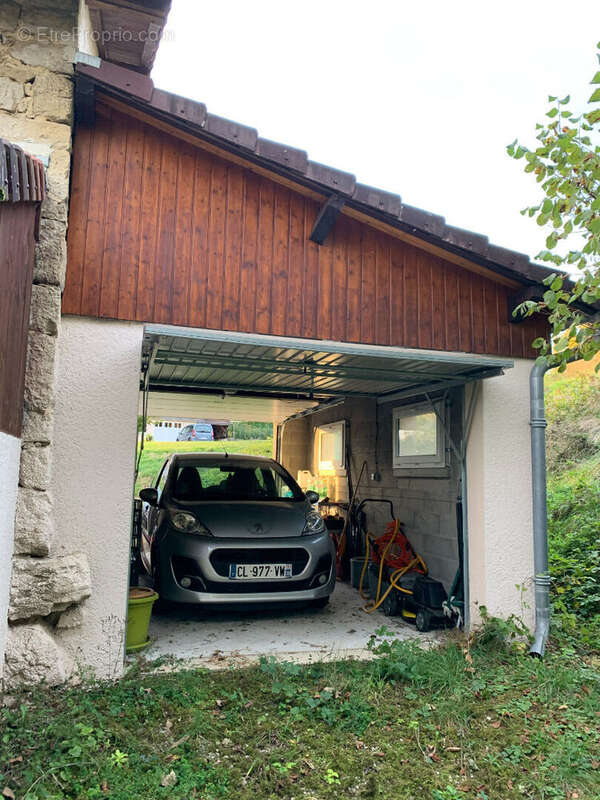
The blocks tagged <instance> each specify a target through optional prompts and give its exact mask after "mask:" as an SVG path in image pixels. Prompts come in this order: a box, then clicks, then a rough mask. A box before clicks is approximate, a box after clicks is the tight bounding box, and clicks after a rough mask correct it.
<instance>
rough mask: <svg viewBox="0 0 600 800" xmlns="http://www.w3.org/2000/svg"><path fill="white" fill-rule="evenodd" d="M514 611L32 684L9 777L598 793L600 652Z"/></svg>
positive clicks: (10, 736) (1, 757)
mask: <svg viewBox="0 0 600 800" xmlns="http://www.w3.org/2000/svg"><path fill="white" fill-rule="evenodd" d="M513 624H514V623H513ZM513 624H509V625H506V624H504V625H502V624H500V623H499V622H498V621H496V620H493V619H488V620H487V622H486V625H485V628H484V632H483V633H481V634H480V635H478V636H477V637H474V638H473V639H471V640H467V639H465V638H464V637H460V636H455V638H454V639H451V640H450V641H449V642H448V644H447V645H445V646H443V647H440V648H436V649H431V650H423V649H421V648H419V647H417V646H416V645H415V644H414V643H412V642H401V641H398V640H397V639H396V638H395V637H393V636H392V635H391V633H390V631H388V630H386V628H385V627H382V628H381V629H380V630H379V631H378V632H377V636H376V637H375V639H374V640H373V642H372V643H371V648H372V650H373V653H374V655H375V656H376V658H375V659H374V660H373V661H372V662H364V663H358V662H352V661H350V662H339V663H328V664H313V665H310V666H300V665H298V664H291V663H280V662H276V661H274V660H263V661H262V662H261V664H260V665H259V666H257V667H256V668H252V669H245V670H226V671H223V672H213V673H209V672H206V671H188V672H178V673H173V674H160V675H158V674H144V672H143V671H141V670H140V669H139V668H138V669H136V670H133V671H132V672H131V673H130V674H129V675H127V676H126V677H125V678H123V679H122V680H121V681H119V682H117V683H112V684H110V685H90V686H88V687H86V688H85V689H81V688H79V689H73V688H71V689H57V690H41V689H39V690H36V691H35V692H33V693H31V694H23V695H22V696H21V697H20V698H18V699H17V703H16V705H15V706H14V707H12V708H3V709H2V710H1V711H0V794H1V792H2V791H3V790H4V789H5V788H7V789H9V790H10V791H11V792H13V794H14V795H15V797H18V798H19V800H21V798H27V800H50V799H51V800H59V798H73V799H74V800H84V798H85V799H86V800H87V798H91V799H92V800H93V799H94V798H108V797H110V798H111V800H112V799H113V798H114V799H115V800H129V799H130V798H133V797H135V798H136V800H146V798H147V799H148V800H155V798H161V797H168V798H175V799H178V798H181V800H183V799H184V798H185V800H188V798H196V800H199V799H200V798H203V799H204V800H214V799H215V798H221V797H234V798H236V800H237V798H239V800H247V799H248V798H253V800H255V799H256V798H261V800H262V798H265V799H268V798H276V797H277V798H279V797H283V798H286V797H287V798H306V800H308V798H311V797H312V798H315V799H318V800H321V799H322V798H323V799H325V800H326V798H334V797H335V798H337V797H340V796H343V797H357V798H378V799H379V800H387V798H389V799H390V800H392V798H394V800H395V798H398V797H401V798H413V799H414V798H419V800H421V798H422V799H423V800H456V798H458V797H460V798H461V800H486V798H487V800H517V798H518V800H522V798H534V799H535V800H555V799H556V798H561V800H566V798H569V800H571V799H572V798H574V797H578V798H580V800H587V799H588V798H589V800H595V798H597V797H598V796H600V725H599V722H600V715H599V711H598V708H599V702H598V701H599V699H600V664H599V662H598V660H597V658H596V657H595V656H594V655H593V654H591V653H590V652H589V651H588V650H586V648H585V645H584V644H583V643H581V642H578V643H577V644H576V645H574V644H573V643H572V642H571V641H570V640H569V639H565V640H564V641H562V642H555V643H554V645H553V647H552V648H551V650H550V652H549V654H548V656H547V659H546V660H545V661H539V660H532V659H530V658H528V657H526V656H524V655H523V653H522V649H520V648H519V641H520V639H519V636H518V635H517V632H518V631H519V627H518V625H516V624H515V627H513ZM513 634H514V635H513ZM8 796H10V795H8Z"/></svg>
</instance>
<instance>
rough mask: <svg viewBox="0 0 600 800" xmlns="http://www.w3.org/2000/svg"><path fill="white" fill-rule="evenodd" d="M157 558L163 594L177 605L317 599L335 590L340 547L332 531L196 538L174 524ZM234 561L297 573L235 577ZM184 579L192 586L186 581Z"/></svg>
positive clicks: (162, 542) (159, 589)
mask: <svg viewBox="0 0 600 800" xmlns="http://www.w3.org/2000/svg"><path fill="white" fill-rule="evenodd" d="M157 557H158V563H159V583H160V586H159V587H158V592H159V594H160V596H161V597H162V598H163V599H164V600H169V601H171V602H176V603H195V604H211V603H212V604H217V603H218V604H221V603H236V604H246V603H282V602H286V603H289V602H298V601H307V600H318V599H319V598H322V597H327V596H329V595H330V594H331V593H332V592H333V590H334V588H335V547H334V545H333V542H332V540H331V537H330V535H329V533H327V532H325V533H319V534H315V535H312V536H295V537H293V538H287V537H286V538H281V539H260V540H257V539H219V538H217V537H214V538H213V537H210V538H209V537H202V536H194V535H191V534H184V533H179V532H176V531H174V530H173V529H172V528H169V529H168V531H167V532H166V535H165V536H164V538H163V539H162V540H161V541H160V545H159V547H158V554H157ZM230 563H253V564H262V563H291V564H292V577H291V578H271V579H269V580H268V581H241V580H236V579H231V578H229V564H230ZM184 578H185V579H189V580H190V581H191V586H188V587H185V586H182V585H181V580H182V579H184ZM320 580H323V581H324V582H323V583H321V582H320Z"/></svg>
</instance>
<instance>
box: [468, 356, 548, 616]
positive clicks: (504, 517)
mask: <svg viewBox="0 0 600 800" xmlns="http://www.w3.org/2000/svg"><path fill="white" fill-rule="evenodd" d="M533 363H534V362H533V361H530V360H526V359H516V360H515V366H514V368H513V369H509V370H507V371H506V373H505V374H504V375H503V376H501V377H498V378H490V379H488V380H485V381H482V384H481V387H480V394H479V399H478V401H477V406H476V409H475V414H474V417H473V425H472V429H471V436H470V439H469V445H468V449H467V487H468V488H467V491H468V524H469V576H470V599H471V613H472V615H473V616H472V619H473V620H474V621H476V620H477V618H478V613H477V604H479V605H485V606H486V607H487V609H488V612H489V613H490V614H494V615H498V616H502V617H507V616H508V615H509V614H511V613H514V614H517V615H519V616H523V617H524V619H525V621H526V622H527V624H528V625H529V626H531V624H532V622H533V612H534V608H533V605H534V599H533V584H532V579H533V574H534V570H533V522H532V506H531V502H532V500H531V445H530V429H529V374H530V371H531V368H532V366H533ZM517 584H519V585H521V586H522V585H525V586H526V587H527V591H526V593H525V596H524V601H525V603H527V604H528V605H529V606H530V607H529V608H524V607H523V604H522V599H521V594H520V592H519V590H518V589H517V588H516V585H517Z"/></svg>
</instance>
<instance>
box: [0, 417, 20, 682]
mask: <svg viewBox="0 0 600 800" xmlns="http://www.w3.org/2000/svg"><path fill="white" fill-rule="evenodd" d="M20 460H21V440H20V439H17V437H16V436H9V435H8V433H3V432H2V431H0V679H1V678H2V672H3V669H4V649H5V646H6V631H7V628H8V598H9V591H10V575H11V568H12V555H13V546H14V534H15V506H16V503H17V486H18V482H19V462H20Z"/></svg>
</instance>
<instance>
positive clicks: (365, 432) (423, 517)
mask: <svg viewBox="0 0 600 800" xmlns="http://www.w3.org/2000/svg"><path fill="white" fill-rule="evenodd" d="M461 397H462V393H461V391H460V390H458V391H455V392H453V393H452V394H451V395H450V397H449V407H448V418H449V420H450V430H451V435H452V437H453V439H454V440H455V441H460V434H461V419H462V400H461ZM398 405H400V403H398V402H396V403H387V404H385V405H380V406H377V404H376V402H375V400H372V399H368V398H359V399H352V400H347V401H346V402H345V403H344V404H343V405H339V406H336V407H334V408H331V409H325V410H323V411H319V412H317V413H314V414H311V415H309V416H307V417H303V418H302V419H300V420H292V421H291V422H289V423H286V426H285V428H284V431H283V435H282V447H281V459H282V462H283V464H284V465H285V466H286V468H287V469H288V470H289V471H290V472H291V473H292V475H293V476H294V477H296V475H297V472H298V470H299V469H308V470H310V471H311V472H313V474H314V473H316V471H317V465H316V461H315V459H316V454H315V452H314V449H315V448H314V439H315V437H314V431H315V428H317V427H319V426H320V425H326V424H327V423H330V422H337V421H339V420H346V421H347V422H349V435H350V467H351V472H352V481H353V485H355V484H356V481H357V479H358V475H359V473H360V469H361V465H362V463H363V461H365V460H366V462H367V466H366V468H365V472H364V474H363V479H362V481H361V485H360V489H359V497H360V498H361V499H362V498H365V497H373V498H386V499H389V500H392V502H393V503H394V512H395V514H396V516H397V517H399V518H400V520H401V521H402V522H403V523H404V526H405V530H406V533H407V535H408V538H409V539H410V541H411V542H412V544H413V546H414V547H415V549H416V550H417V552H418V553H420V555H422V557H423V558H424V559H425V561H426V563H427V565H428V567H429V570H430V574H431V575H432V576H433V577H435V578H438V579H439V580H441V581H443V583H444V584H445V585H446V587H447V588H450V585H451V583H452V580H453V579H454V575H455V573H456V569H457V566H458V542H457V522H456V501H457V496H458V492H459V489H460V466H459V465H458V464H457V460H456V458H455V456H454V454H453V453H452V452H451V451H450V452H448V454H447V458H448V465H449V466H448V470H447V474H446V475H445V477H441V478H440V477H435V478H434V477H423V476H422V475H421V474H420V473H419V470H414V471H412V472H411V473H410V474H408V473H406V472H404V471H402V472H400V471H398V470H394V469H393V466H392V416H393V409H394V408H395V407H397V406H398ZM302 459H304V462H303V463H302ZM375 472H378V473H379V475H380V478H381V479H380V480H379V481H375V480H372V479H371V477H370V476H371V475H372V474H373V473H375ZM342 482H345V480H343V481H342ZM336 499H344V500H345V499H346V496H344V497H340V498H336ZM388 520H389V510H388V508H387V507H386V506H385V505H383V504H377V505H376V504H373V505H370V506H368V507H367V522H368V524H369V528H370V530H372V531H373V532H378V531H380V532H383V529H384V527H385V524H386V523H387V521H388Z"/></svg>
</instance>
